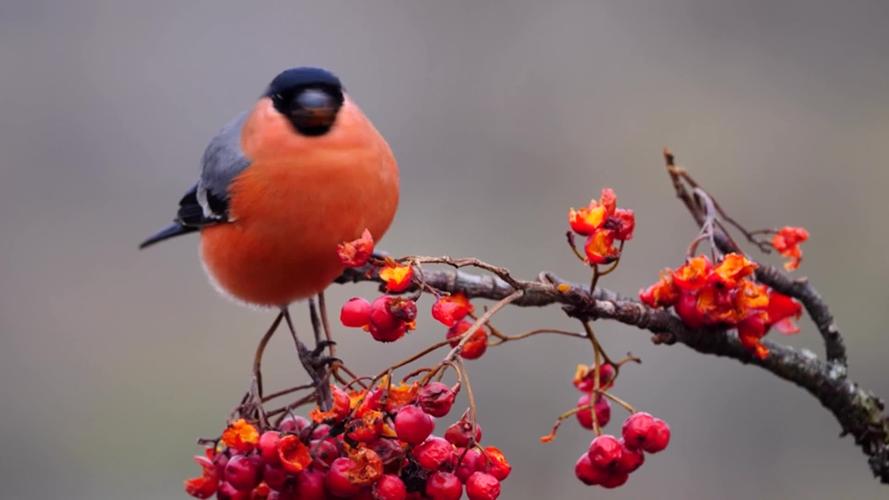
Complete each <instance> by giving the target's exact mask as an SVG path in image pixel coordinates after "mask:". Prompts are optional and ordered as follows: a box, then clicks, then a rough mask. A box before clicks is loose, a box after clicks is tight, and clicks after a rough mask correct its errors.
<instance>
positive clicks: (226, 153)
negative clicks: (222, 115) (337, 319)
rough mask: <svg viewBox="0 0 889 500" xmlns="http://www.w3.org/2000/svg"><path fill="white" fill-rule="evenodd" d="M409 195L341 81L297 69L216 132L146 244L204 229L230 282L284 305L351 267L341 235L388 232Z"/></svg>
mask: <svg viewBox="0 0 889 500" xmlns="http://www.w3.org/2000/svg"><path fill="white" fill-rule="evenodd" d="M398 197H399V175H398V165H397V162H396V160H395V157H394V155H393V153H392V149H391V148H390V147H389V145H388V143H387V142H386V140H385V139H384V138H383V136H382V135H381V134H380V133H379V132H378V131H377V129H376V128H375V127H374V125H373V124H372V123H371V122H370V120H369V119H368V118H367V117H366V116H365V115H364V113H362V111H361V110H360V109H359V108H358V106H357V105H356V104H355V103H354V102H353V101H352V99H351V98H350V96H349V95H348V94H347V93H346V92H345V90H344V88H343V86H342V84H341V82H340V80H339V78H337V77H336V76H335V75H334V74H333V73H331V72H329V71H327V70H324V69H321V68H314V67H299V68H293V69H288V70H286V71H283V72H282V73H280V74H279V75H277V76H276V77H275V78H274V79H273V80H272V81H271V83H270V84H269V86H268V89H267V90H266V92H265V93H264V94H263V95H262V96H261V97H260V98H259V100H258V101H257V102H256V103H255V105H254V106H253V107H252V109H250V110H249V111H246V112H244V113H241V114H240V115H239V116H237V117H236V118H235V119H234V120H232V121H231V122H229V123H228V124H227V125H225V126H224V127H223V128H222V130H220V131H219V133H218V134H217V135H216V136H215V137H213V138H212V139H211V140H210V143H209V145H208V146H207V148H206V150H205V152H204V155H203V158H202V160H201V172H200V178H199V179H198V181H197V183H196V184H195V185H194V186H193V187H192V188H191V189H190V190H188V192H187V193H186V194H185V196H183V197H182V199H181V200H180V202H179V209H178V213H177V215H176V218H175V219H174V220H173V223H172V224H171V225H170V226H168V227H166V228H164V229H163V230H161V231H159V232H158V233H156V234H154V235H152V236H151V237H149V238H148V239H146V240H145V241H144V242H142V244H141V245H140V248H146V247H149V246H151V245H154V244H156V243H158V242H161V241H164V240H167V239H170V238H173V237H176V236H181V235H185V234H189V233H193V232H199V233H200V256H201V260H202V261H203V264H204V268H205V269H206V271H207V274H208V276H209V277H210V280H211V281H212V282H213V283H214V284H215V285H216V287H217V288H218V289H219V290H221V291H222V292H223V293H224V294H226V295H228V296H231V297H233V298H235V299H237V300H239V301H241V302H243V303H246V304H250V305H254V306H260V307H276V308H284V307H286V306H287V305H289V304H291V303H293V302H295V301H297V300H300V299H305V298H307V297H311V296H313V295H315V294H318V293H320V292H322V291H323V290H324V289H325V288H326V287H327V286H328V285H330V284H331V283H332V282H333V281H334V279H336V278H337V277H338V276H339V275H340V274H341V273H342V271H343V270H344V266H343V264H342V263H341V262H340V261H339V259H338V257H337V255H336V247H337V245H338V244H339V243H342V242H345V241H352V240H355V239H357V238H359V236H360V235H361V234H362V232H363V231H364V229H368V230H369V231H370V233H371V235H372V236H373V238H374V240H376V241H378V240H379V239H380V238H382V236H383V234H384V233H385V232H386V230H387V229H388V228H389V226H390V224H391V222H392V220H393V218H394V216H395V212H396V208H397V206H398Z"/></svg>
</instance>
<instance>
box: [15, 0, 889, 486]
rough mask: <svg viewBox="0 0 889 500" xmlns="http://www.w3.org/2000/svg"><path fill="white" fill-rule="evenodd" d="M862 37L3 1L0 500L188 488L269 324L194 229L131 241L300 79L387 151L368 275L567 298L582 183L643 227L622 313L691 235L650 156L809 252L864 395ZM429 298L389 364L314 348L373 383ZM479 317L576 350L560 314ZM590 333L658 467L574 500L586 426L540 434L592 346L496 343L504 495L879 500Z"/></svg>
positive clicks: (202, 2)
mask: <svg viewBox="0 0 889 500" xmlns="http://www.w3.org/2000/svg"><path fill="white" fill-rule="evenodd" d="M887 26H889V3H887V2H885V1H884V0H872V1H851V2H830V1H815V0H798V1H774V0H768V1H766V0H761V1H748V2H730V1H712V0H707V1H704V0H676V1H671V2H664V1H657V0H651V1H647V2H646V1H626V2H598V1H597V2H591V1H575V2H569V1H565V2H538V1H530V0H528V1H511V2H506V1H490V2H474V1H450V2H416V1H409V0H400V1H375V2H349V1H327V2H297V1H283V0H267V1H264V2H234V1H226V2H223V1H218V0H193V1H189V2H182V1H179V0H154V1H139V2H136V1H130V0H83V1H79V2H66V1H60V0H56V1H52V0H3V1H2V2H0V68H2V74H0V224H2V234H3V237H2V238H0V255H2V261H0V262H2V265H0V342H2V345H0V401H2V402H3V403H2V408H3V410H2V417H0V442H2V443H3V453H2V454H0V497H2V498H4V499H31V498H69V499H119V498H128V499H165V498H181V497H184V493H182V480H183V479H184V478H186V477H188V476H192V475H195V474H196V473H197V472H198V471H197V467H196V466H195V465H194V464H193V463H192V462H191V455H193V454H194V453H196V452H198V450H199V449H198V447H197V446H196V445H195V439H196V438H197V437H199V436H212V435H218V434H219V432H220V431H221V429H222V426H223V425H224V422H225V418H226V416H227V414H228V412H229V410H230V409H231V408H232V406H234V404H235V403H236V402H237V400H238V398H239V397H240V396H241V394H242V393H243V391H244V390H245V389H246V388H247V384H248V381H249V367H250V363H251V360H252V355H253V354H252V353H253V349H254V347H255V344H256V342H257V340H258V338H259V336H260V335H261V333H262V332H263V331H264V330H265V328H266V327H267V326H268V324H269V322H270V321H271V320H272V317H273V315H272V314H271V313H269V312H267V311H266V312H264V311H254V310H249V309H246V308H242V307H238V306H236V305H234V304H233V303H230V302H228V301H227V300H226V299H224V298H222V297H220V296H218V295H217V293H216V292H215V291H214V290H213V289H212V288H211V287H210V286H208V284H207V280H206V278H205V276H204V274H203V271H202V269H201V266H200V264H199V261H198V258H197V239H196V238H194V237H183V238H180V239H176V240H174V241H171V242H169V243H167V244H164V245H161V246H158V247H156V248H152V249H151V250H150V251H146V252H139V251H137V250H136V245H137V244H138V242H139V241H141V239H142V238H143V237H145V236H147V235H148V234H150V233H152V232H153V231H154V230H156V229H158V228H160V227H161V226H162V225H164V224H166V223H167V222H168V221H169V220H170V219H171V217H172V216H173V215H174V212H175V209H176V203H177V201H178V199H179V197H180V196H181V194H183V193H184V192H185V190H186V189H187V188H189V187H190V186H191V185H192V184H193V182H194V181H195V179H196V178H197V177H196V176H197V173H198V169H199V164H198V161H199V158H200V156H201V153H202V151H203V148H204V146H205V144H206V142H207V141H208V139H209V138H210V137H211V136H212V135H213V134H214V133H215V132H216V131H217V129H218V128H219V127H221V126H222V125H223V124H224V123H225V122H226V121H227V120H228V119H229V118H231V117H232V116H234V115H235V114H236V113H238V112H239V111H240V110H242V109H244V108H245V107H247V106H250V105H251V104H252V102H253V101H254V99H255V98H256V97H257V96H258V95H259V94H260V93H261V92H262V91H263V90H264V88H265V86H266V85H267V83H268V81H269V80H270V79H271V78H272V77H273V76H275V74H277V72H278V71H280V70H281V69H284V68H286V67H290V66H296V65H321V66H324V67H327V68H330V69H332V70H333V71H335V72H336V73H337V74H338V75H339V76H340V77H341V78H342V79H343V81H344V82H345V84H346V86H347V88H348V90H349V91H350V92H351V94H352V95H353V96H354V98H355V99H356V101H357V102H358V103H359V104H360V105H361V106H362V107H363V108H364V110H365V112H366V113H367V114H368V115H369V116H370V117H371V119H372V120H373V121H374V123H375V124H376V125H377V127H378V128H379V129H380V130H381V131H382V132H383V134H384V135H385V136H386V137H387V138H388V140H389V142H390V144H391V145H392V147H393V149H394V150H395V152H396V155H397V156H398V159H399V162H400V165H401V169H402V180H403V185H402V186H403V197H402V202H401V207H400V213H399V215H398V218H397V220H396V222H395V224H394V226H393V228H392V229H391V231H390V233H389V235H388V236H387V237H386V239H385V240H384V242H383V245H382V246H383V247H384V248H385V249H387V250H389V251H390V252H392V253H394V254H398V255H408V254H431V255H436V254H449V255H454V256H477V257H479V258H482V259H486V260H490V261H494V262H497V263H499V264H501V265H504V266H508V267H509V268H511V269H512V270H513V271H514V272H515V274H517V275H518V276H521V277H525V278H530V277H533V276H536V274H537V272H538V271H540V270H543V269H546V270H551V271H555V272H557V273H559V274H560V275H562V276H564V277H567V278H573V279H576V280H585V279H587V276H588V274H587V272H586V270H585V269H584V268H583V267H581V266H580V265H579V264H578V263H577V262H576V261H574V260H573V258H572V256H571V255H570V253H569V252H568V250H567V249H566V248H565V245H564V236H563V234H564V229H565V225H566V221H565V214H566V211H567V209H568V207H570V206H578V205H581V204H584V203H586V202H587V201H588V200H589V199H590V198H591V197H593V196H597V195H598V192H599V190H600V188H601V187H603V186H606V185H607V186H612V187H614V188H615V189H616V190H617V193H618V195H619V196H620V204H621V205H622V206H626V207H632V208H634V209H635V210H636V213H637V217H638V227H637V232H636V238H635V239H634V240H633V241H632V242H631V244H629V245H628V247H627V249H626V251H625V258H624V264H623V265H622V266H621V269H620V271H619V272H617V273H615V274H613V275H611V276H609V277H608V278H607V280H606V281H605V283H604V284H605V285H606V286H608V287H611V288H613V289H616V290H618V291H621V292H624V293H628V294H633V293H635V292H636V291H637V290H638V289H639V288H640V287H641V286H643V285H647V284H649V283H651V282H653V281H654V280H655V279H656V277H657V273H658V270H660V269H661V268H662V267H664V266H668V265H676V264H678V263H679V262H680V259H681V257H682V254H683V252H684V250H685V248H686V245H687V244H688V242H689V240H690V239H691V238H692V237H693V236H694V235H695V228H694V226H693V225H692V223H691V221H690V219H689V217H688V216H687V215H686V213H685V210H684V208H683V207H682V205H681V204H680V203H678V202H677V201H676V200H675V197H674V195H673V193H672V190H671V188H670V184H669V182H668V179H667V176H666V175H665V173H664V171H663V167H662V160H661V156H660V152H661V148H662V147H663V146H665V145H669V146H670V147H672V148H673V149H674V151H675V152H676V154H677V156H678V159H679V161H680V163H682V164H683V165H684V166H686V167H688V168H689V169H690V170H691V172H692V173H693V174H694V175H695V176H696V177H697V178H698V179H699V180H700V181H702V182H703V183H704V184H705V185H706V186H707V187H708V188H709V189H710V190H711V191H712V192H713V193H714V194H715V195H716V196H717V197H718V199H719V201H720V202H721V203H722V205H723V206H724V207H726V208H727V209H729V210H730V211H731V213H732V214H733V215H734V216H735V217H736V218H737V219H739V220H741V221H744V222H745V223H746V224H748V225H749V226H750V227H771V226H780V225H784V224H790V225H802V226H805V227H806V228H808V229H809V230H810V231H811V233H812V235H813V236H812V239H811V241H810V242H809V243H808V244H807V245H805V247H804V251H805V261H804V264H803V267H802V269H801V271H799V273H801V274H806V275H808V276H810V277H811V278H812V280H813V281H814V282H815V284H816V285H817V286H818V287H819V289H820V291H821V292H822V293H823V295H824V296H825V297H826V298H827V299H828V300H829V302H830V304H831V306H832V307H833V311H834V313H835V314H836V316H837V318H838V321H839V324H840V326H841V328H842V330H843V332H844V333H845V335H846V341H847V345H848V348H849V359H850V375H851V376H852V377H853V378H854V379H855V380H857V381H859V382H860V383H862V384H863V385H865V386H866V387H868V388H870V389H872V390H874V391H876V392H877V393H879V394H882V395H883V396H884V397H889V372H887V368H886V366H887V364H886V359H887V355H889V336H887V335H886V329H885V325H886V324H887V323H889V308H887V307H886V305H887V303H889V288H887V287H886V282H887V280H889V257H887V256H889V229H887V228H889V225H887V223H886V216H887V210H886V205H885V199H884V197H885V193H886V192H887V189H889V168H887V167H889V165H887V157H889V156H887V152H886V145H887V139H889V58H887V53H889V31H887ZM770 261H771V262H774V263H777V262H779V260H778V259H774V258H772V259H771V260H770ZM373 293H374V290H373V287H370V286H351V287H336V288H334V289H333V290H331V292H330V294H329V299H330V302H331V304H332V305H333V307H334V308H336V309H338V307H339V305H340V304H341V303H342V301H343V300H344V299H345V298H347V297H349V296H352V295H365V296H371V295H372V294H373ZM428 306H429V303H428V302H426V303H423V304H421V311H422V314H423V316H421V321H420V326H419V328H418V331H417V332H415V333H414V334H412V335H410V336H409V337H407V338H406V339H405V340H402V341H401V342H399V343H397V344H395V345H392V346H383V345H381V344H376V343H374V342H372V341H371V340H370V339H369V337H367V336H365V335H362V334H360V333H356V331H354V330H352V331H346V330H341V331H339V332H338V334H339V339H340V342H341V344H342V347H341V349H340V352H341V354H342V355H343V356H344V357H345V359H346V361H347V362H348V363H349V364H350V365H351V366H352V367H353V368H355V369H357V370H360V371H362V372H367V373H369V372H372V371H374V372H375V369H379V368H380V367H382V366H384V365H387V364H389V362H392V361H394V360H396V359H400V358H401V357H403V356H404V355H406V354H408V353H410V352H413V351H416V350H419V349H420V348H421V346H423V345H426V344H428V343H430V342H432V341H433V340H437V339H439V338H441V337H442V336H443V334H444V332H443V331H441V328H439V327H438V326H436V324H435V323H434V322H433V321H432V320H431V319H430V318H429V317H428V316H427V314H428V312H427V311H428ZM303 309H304V307H302V306H298V307H296V308H295V310H296V311H297V312H298V319H299V321H300V322H301V325H303V327H304V328H307V315H306V313H305V311H304V310H303ZM497 323H498V325H499V326H500V327H501V328H502V329H503V330H505V331H507V332H518V331H521V330H524V329H527V328H530V327H536V326H543V325H550V326H557V327H566V328H575V327H576V325H574V324H572V322H570V321H569V320H567V319H566V318H564V317H563V316H562V315H561V314H560V312H559V311H558V310H557V309H555V308H554V309H552V310H532V311H525V310H515V311H513V310H509V311H507V312H505V313H503V314H502V315H501V316H500V319H499V320H498V322H497ZM598 330H599V331H600V335H601V336H602V338H603V341H604V344H605V346H606V348H608V349H610V350H611V352H613V353H615V354H620V353H622V352H626V351H632V352H633V353H634V354H637V355H639V356H641V357H642V358H643V359H644V364H643V365H641V366H638V367H632V368H630V369H627V370H626V371H625V373H623V374H622V377H621V380H620V383H619V385H618V387H617V390H618V394H619V395H620V396H622V397H624V398H625V399H628V400H629V401H631V402H632V403H634V404H635V405H637V406H638V407H640V408H642V409H646V410H649V411H651V412H653V413H655V414H657V415H659V416H661V417H663V418H664V419H666V420H667V421H668V422H670V423H671V424H672V427H673V442H672V444H671V448H670V449H669V450H668V451H667V452H665V453H663V454H660V455H657V456H652V457H649V458H650V459H649V460H648V461H647V463H646V465H645V467H643V469H642V470H641V471H639V472H638V473H636V474H634V475H633V476H632V477H631V479H630V482H629V483H628V484H627V485H626V486H624V487H622V488H620V489H619V490H617V491H605V490H601V489H597V488H587V487H584V486H582V485H581V484H580V483H579V482H578V481H577V480H576V479H575V478H574V475H573V464H574V461H575V459H576V457H577V456H578V455H579V454H580V452H581V451H582V450H583V449H584V448H585V447H586V445H587V443H588V440H589V439H590V435H589V433H588V432H584V431H582V430H581V429H579V428H578V427H577V426H576V425H574V424H573V422H572V423H571V425H565V426H564V427H563V430H562V432H561V433H560V436H559V439H558V440H557V441H556V442H555V443H554V444H550V445H546V446H544V445H541V444H539V443H538V440H537V438H538V436H540V435H542V434H544V433H546V432H547V431H548V430H549V428H550V425H551V424H552V421H553V419H554V417H555V416H556V415H557V414H559V413H560V412H561V411H563V410H564V409H566V408H569V407H570V406H571V405H573V404H574V402H575V400H576V398H577V393H576V392H575V390H574V388H573V387H572V386H571V384H570V378H571V375H572V373H573V369H574V366H575V364H576V363H580V362H588V361H589V359H588V357H587V356H588V355H587V347H586V346H585V345H581V344H579V343H577V341H574V340H573V339H563V338H542V337H539V338H536V339H534V340H529V341H527V342H526V343H517V344H515V345H513V344H511V345H508V346H505V347H504V348H502V349H496V350H493V351H490V352H489V354H487V355H486V356H485V358H483V359H482V360H481V361H477V362H474V363H471V365H470V367H469V369H470V372H471V374H472V376H473V380H474V381H475V382H474V386H475V389H476V391H477V392H478V395H479V398H480V405H481V408H480V417H481V419H482V423H483V426H484V427H485V430H486V438H485V439H486V441H487V442H489V443H492V444H496V445H497V446H500V447H501V448H503V449H504V450H505V452H506V454H507V456H508V457H509V458H510V459H511V460H512V462H513V464H514V466H515V473H514V475H513V476H512V477H511V478H510V479H509V480H508V481H507V482H506V483H505V490H504V494H503V498H506V499H510V500H512V499H535V498H544V497H546V498H550V499H553V500H556V499H574V498H586V497H593V496H596V497H603V498H605V497H609V498H616V499H619V498H627V499H629V498H647V497H652V496H655V495H656V496H657V497H661V498H686V499H706V498H724V499H748V498H782V499H784V498H813V499H815V498H818V499H822V498H823V499H828V498H831V499H832V498H856V499H867V498H885V497H886V496H887V492H889V490H887V489H886V487H885V486H880V485H879V484H878V483H877V481H875V480H874V479H873V478H872V476H871V473H870V471H869V468H868V467H867V464H866V461H865V458H864V456H863V455H862V454H861V453H860V452H859V450H858V449H857V448H856V447H855V445H854V443H853V442H852V440H851V439H849V438H846V439H839V438H838V437H837V436H838V434H839V432H840V428H839V425H838V424H837V422H836V421H835V420H834V419H833V417H832V416H831V415H830V414H829V413H827V412H826V411H825V410H823V409H822V408H821V407H820V405H819V404H818V403H817V402H816V400H815V399H813V398H812V397H810V396H809V395H807V394H805V393H804V392H802V391H801V390H799V389H797V388H796V387H794V386H792V385H790V384H788V383H786V382H783V381H780V380H778V379H776V378H774V377H772V376H770V375H769V374H767V373H766V372H764V371H762V370H759V369H757V368H755V367H747V366H742V365H740V364H739V363H736V362H734V361H731V360H725V359H717V358H715V357H705V356H701V355H699V354H696V353H694V352H692V351H690V350H688V349H686V348H684V347H682V346H674V347H656V346H654V345H652V344H651V343H650V341H649V339H648V336H647V335H645V334H644V333H641V332H639V331H636V330H633V329H630V328H625V327H622V326H619V325H616V324H610V323H605V324H601V325H599V326H598ZM819 339H820V338H819V337H818V335H817V332H816V331H815V329H814V328H813V326H812V325H811V323H809V322H804V323H803V332H802V333H801V334H800V335H799V336H798V337H795V338H792V339H789V340H788V341H789V342H792V343H793V344H794V345H799V346H806V347H809V348H811V349H813V350H814V351H815V352H817V353H819V354H821V353H822V351H823V350H822V347H821V343H820V341H819ZM782 340H783V339H782ZM291 349H292V345H291V344H290V343H288V342H287V341H286V339H285V337H283V336H281V337H279V338H277V339H275V341H273V343H272V353H271V355H270V357H269V358H268V361H267V364H266V366H267V367H268V368H267V375H266V379H267V381H268V384H270V385H271V386H276V387H284V386H285V384H288V385H292V384H294V383H297V382H300V381H302V378H301V375H300V371H299V370H298V369H297V367H296V366H295V365H296V359H295V356H294V355H293V352H292V351H291ZM614 420H615V421H616V423H613V424H612V427H611V429H617V426H618V425H619V422H620V421H621V420H622V416H621V415H620V412H619V411H618V410H617V409H615V417H614Z"/></svg>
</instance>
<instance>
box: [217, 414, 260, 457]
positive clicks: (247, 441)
mask: <svg viewBox="0 0 889 500" xmlns="http://www.w3.org/2000/svg"><path fill="white" fill-rule="evenodd" d="M222 442H223V443H225V445H226V446H228V447H229V448H232V449H234V450H237V451H239V452H241V453H248V452H250V451H251V450H252V449H253V448H255V447H256V445H257V443H259V431H258V430H256V427H254V426H253V425H252V424H250V423H249V422H247V421H246V420H244V419H243V418H239V419H238V420H235V421H234V422H232V424H231V425H229V426H228V428H226V429H225V431H224V432H223V433H222Z"/></svg>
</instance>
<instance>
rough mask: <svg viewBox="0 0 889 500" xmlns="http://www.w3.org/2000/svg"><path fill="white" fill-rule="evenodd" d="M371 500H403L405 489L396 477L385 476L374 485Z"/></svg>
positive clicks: (405, 493) (405, 496)
mask: <svg viewBox="0 0 889 500" xmlns="http://www.w3.org/2000/svg"><path fill="white" fill-rule="evenodd" d="M373 498H374V499H375V500H405V499H406V498H407V488H406V487H405V486H404V482H403V481H402V480H401V479H400V478H399V477H398V476H394V475H392V474H386V475H384V476H383V477H381V478H380V480H379V481H377V483H376V484H374V486H373Z"/></svg>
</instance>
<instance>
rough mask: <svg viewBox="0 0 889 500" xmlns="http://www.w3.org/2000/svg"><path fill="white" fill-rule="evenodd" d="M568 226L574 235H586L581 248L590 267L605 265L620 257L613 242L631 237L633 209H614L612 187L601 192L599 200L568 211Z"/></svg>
mask: <svg viewBox="0 0 889 500" xmlns="http://www.w3.org/2000/svg"><path fill="white" fill-rule="evenodd" d="M568 224H569V225H570V226H571V230H572V231H574V232H575V233H577V234H579V235H581V236H586V237H587V241H586V244H585V245H584V246H583V249H584V253H585V254H586V260H587V262H588V263H589V264H591V265H595V264H608V263H609V262H613V261H615V260H617V259H618V258H620V252H621V250H620V248H615V246H614V242H615V240H616V241H620V242H621V245H622V244H623V242H624V241H627V240H630V239H632V238H633V230H634V229H635V228H636V216H635V215H634V214H633V211H632V210H629V209H625V208H617V195H616V194H614V190H612V189H611V188H605V189H603V190H602V194H601V196H600V197H599V200H598V201H596V200H591V201H590V204H589V205H588V206H586V207H583V208H579V209H576V210H575V209H573V208H572V209H571V210H569V211H568Z"/></svg>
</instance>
